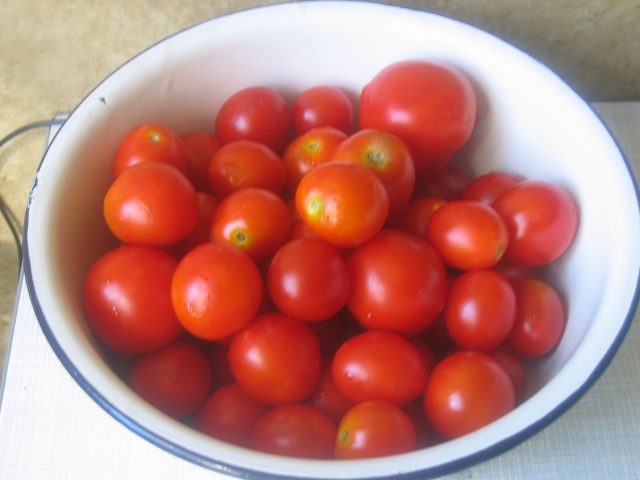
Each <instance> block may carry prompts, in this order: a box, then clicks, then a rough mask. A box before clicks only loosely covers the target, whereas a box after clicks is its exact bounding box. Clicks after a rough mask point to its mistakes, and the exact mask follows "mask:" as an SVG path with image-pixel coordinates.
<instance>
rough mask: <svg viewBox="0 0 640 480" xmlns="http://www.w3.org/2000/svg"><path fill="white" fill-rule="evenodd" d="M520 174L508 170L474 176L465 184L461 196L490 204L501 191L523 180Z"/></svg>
mask: <svg viewBox="0 0 640 480" xmlns="http://www.w3.org/2000/svg"><path fill="white" fill-rule="evenodd" d="M524 180H525V178H524V177H523V176H522V175H517V174H515V173H508V172H489V173H485V174H484V175H480V176H479V177H476V178H474V179H473V180H472V181H471V183H469V185H468V186H467V188H466V189H465V191H464V193H463V194H462V198H463V199H465V200H474V201H476V202H480V203H484V204H485V205H492V204H493V202H494V201H495V200H496V198H498V197H499V196H500V195H501V194H502V193H504V192H506V191H507V190H509V189H510V188H511V187H513V186H514V185H517V184H518V183H520V182H522V181H524Z"/></svg>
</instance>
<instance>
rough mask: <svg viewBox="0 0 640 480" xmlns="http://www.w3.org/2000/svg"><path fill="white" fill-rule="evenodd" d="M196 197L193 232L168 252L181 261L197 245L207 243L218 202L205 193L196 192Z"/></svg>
mask: <svg viewBox="0 0 640 480" xmlns="http://www.w3.org/2000/svg"><path fill="white" fill-rule="evenodd" d="M197 195H198V219H197V220H196V224H195V226H194V227H193V230H191V232H189V234H188V235H187V236H186V237H185V238H183V239H182V240H181V241H179V242H178V243H176V244H174V245H171V246H170V247H169V252H170V253H171V254H172V255H174V256H175V257H176V258H178V259H181V258H182V257H184V256H185V255H186V254H187V253H189V252H190V251H191V250H193V249H194V248H195V247H197V246H198V245H202V244H203V243H207V242H208V241H209V229H210V228H211V222H212V221H213V215H214V213H215V211H216V208H218V205H219V204H220V201H219V200H218V199H217V198H216V197H214V196H213V195H211V194H210V193H206V192H197Z"/></svg>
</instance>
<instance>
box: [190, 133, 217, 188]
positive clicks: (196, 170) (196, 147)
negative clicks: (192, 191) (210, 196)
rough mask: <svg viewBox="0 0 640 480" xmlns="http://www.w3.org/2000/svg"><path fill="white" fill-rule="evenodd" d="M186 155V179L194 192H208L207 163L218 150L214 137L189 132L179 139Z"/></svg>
mask: <svg viewBox="0 0 640 480" xmlns="http://www.w3.org/2000/svg"><path fill="white" fill-rule="evenodd" d="M180 138H181V139H182V144H183V145H184V151H185V154H186V155H187V178H188V179H189V180H191V183H193V186H194V187H195V188H196V190H198V191H201V192H207V191H209V182H208V178H207V176H208V173H207V172H208V170H209V162H210V161H211V159H212V158H213V155H214V154H215V153H216V152H217V151H218V149H219V148H220V142H219V141H218V138H217V137H216V136H215V135H211V134H210V133H206V132H191V133H187V134H185V135H182V136H181V137H180Z"/></svg>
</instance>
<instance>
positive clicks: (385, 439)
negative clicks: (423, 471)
mask: <svg viewBox="0 0 640 480" xmlns="http://www.w3.org/2000/svg"><path fill="white" fill-rule="evenodd" d="M415 446H416V432H415V428H414V427H413V425H412V423H411V419H410V418H409V417H408V416H407V414H406V413H404V412H403V411H402V409H400V407H398V406H396V405H394V404H392V403H389V402H384V401H379V400H378V401H370V402H362V403H358V404H356V405H355V406H354V407H352V408H351V409H350V410H349V411H348V412H347V413H346V414H345V416H344V417H343V418H342V421H341V422H340V424H339V425H338V434H337V436H336V444H335V457H336V458H338V459H355V458H372V457H382V456H385V455H394V454H398V453H404V452H409V451H411V450H413V449H414V448H415Z"/></svg>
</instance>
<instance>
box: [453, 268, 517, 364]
mask: <svg viewBox="0 0 640 480" xmlns="http://www.w3.org/2000/svg"><path fill="white" fill-rule="evenodd" d="M444 316H445V325H446V327H447V330H448V331H449V335H451V338H452V339H453V340H454V341H455V342H456V343H457V344H458V345H459V346H460V347H462V348H463V349H465V350H481V351H489V350H493V349H495V348H497V347H498V346H499V345H500V344H501V343H502V342H503V341H504V340H505V338H507V335H509V332H510V331H511V328H512V327H513V323H514V321H515V317H516V296H515V294H514V293H513V288H512V287H511V284H510V283H509V281H508V280H507V279H506V278H504V277H503V276H502V275H500V274H499V273H495V272H492V271H490V270H474V271H471V272H465V273H463V274H462V275H460V276H459V277H458V278H456V280H455V281H454V282H453V284H452V285H451V287H450V288H449V294H448V295H447V300H446V302H445V305H444Z"/></svg>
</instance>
